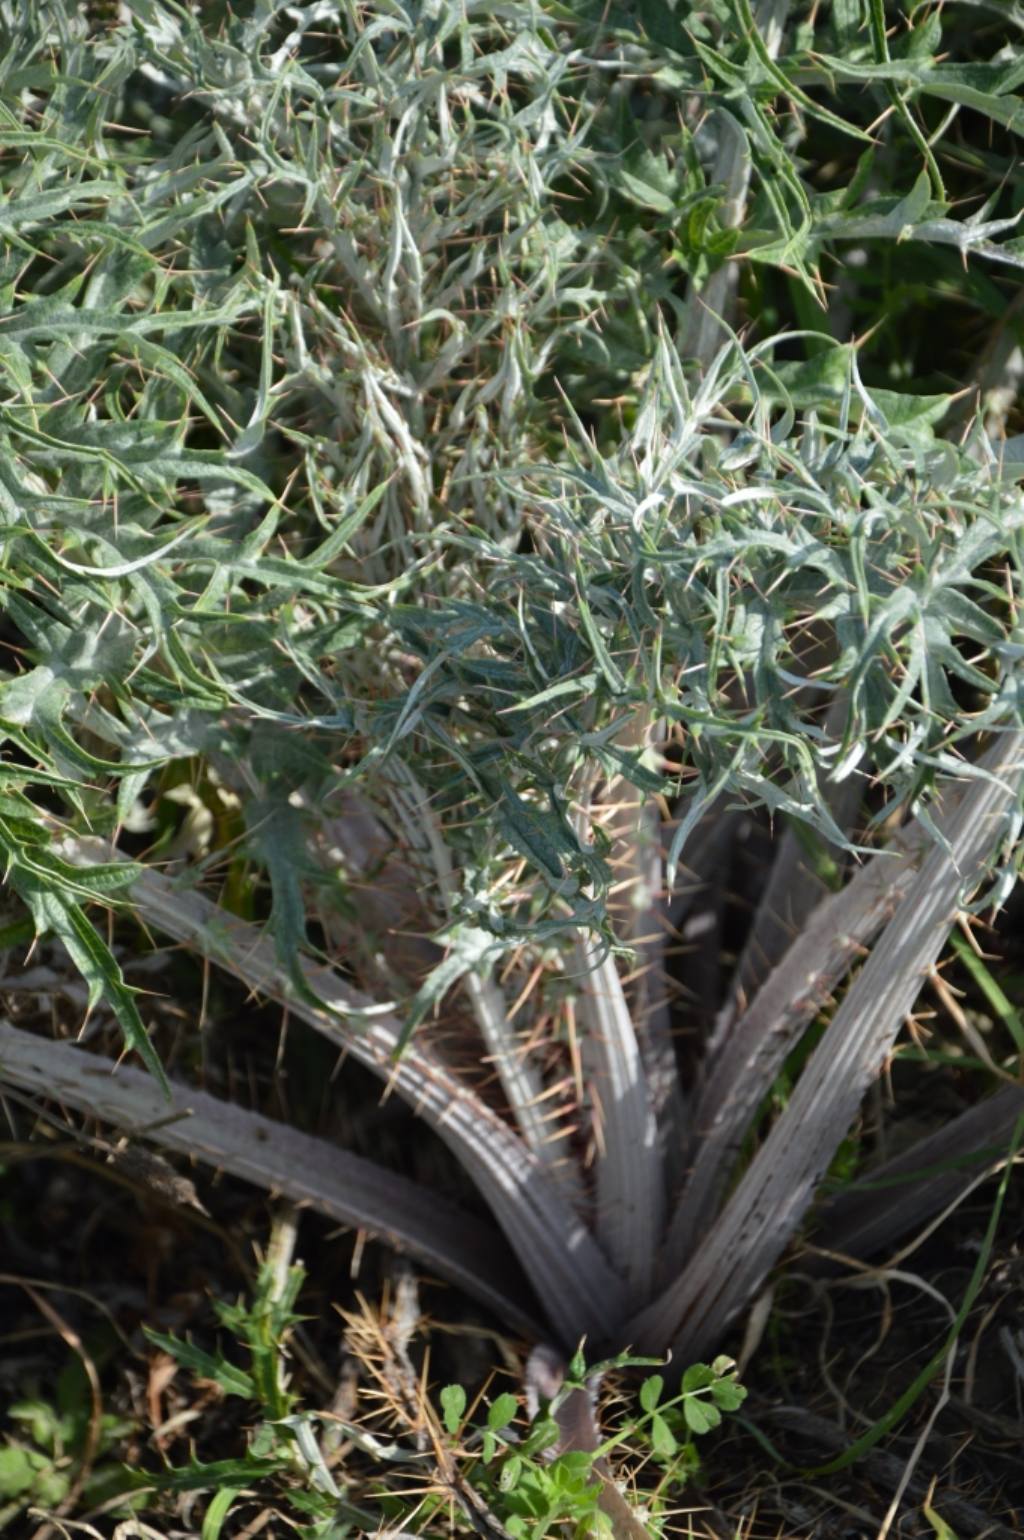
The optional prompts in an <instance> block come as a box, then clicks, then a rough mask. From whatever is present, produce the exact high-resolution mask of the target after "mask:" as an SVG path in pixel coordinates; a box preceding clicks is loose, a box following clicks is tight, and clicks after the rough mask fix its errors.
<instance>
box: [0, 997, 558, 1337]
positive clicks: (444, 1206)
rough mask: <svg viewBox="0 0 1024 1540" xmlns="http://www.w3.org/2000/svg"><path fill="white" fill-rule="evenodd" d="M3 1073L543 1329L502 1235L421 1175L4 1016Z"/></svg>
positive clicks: (530, 1329) (523, 1325) (0, 1076)
mask: <svg viewBox="0 0 1024 1540" xmlns="http://www.w3.org/2000/svg"><path fill="white" fill-rule="evenodd" d="M0 1081H3V1082H6V1083H8V1084H10V1085H15V1086H20V1087H21V1088H22V1089H24V1090H29V1091H34V1092H36V1093H37V1094H41V1095H45V1096H47V1097H52V1098H54V1099H56V1100H58V1101H60V1102H62V1103H64V1104H65V1105H67V1106H70V1107H74V1108H75V1109H76V1110H78V1111H81V1112H86V1113H88V1114H89V1115H90V1116H92V1117H97V1118H100V1119H102V1120H103V1121H104V1122H108V1123H112V1124H115V1125H116V1126H117V1127H119V1128H123V1129H126V1130H128V1131H129V1132H131V1133H133V1134H134V1135H135V1136H136V1137H138V1138H141V1139H146V1140H148V1141H150V1142H152V1143H154V1144H157V1145H159V1146H161V1147H162V1148H163V1149H166V1150H175V1151H177V1152H178V1153H180V1154H182V1155H188V1156H190V1157H192V1158H194V1159H196V1160H201V1161H203V1162H204V1163H205V1164H207V1165H210V1166H215V1167H218V1168H219V1169H222V1170H224V1171H228V1172H230V1173H231V1175H232V1176H238V1177H242V1178H243V1179H244V1180H245V1181H247V1182H254V1183H255V1184H256V1185H257V1186H259V1187H263V1188H266V1189H267V1191H270V1192H276V1193H281V1194H283V1195H284V1196H286V1197H288V1198H291V1199H293V1200H294V1201H295V1202H296V1203H303V1204H308V1205H309V1206H310V1207H312V1208H315V1209H317V1210H319V1212H320V1213H323V1214H329V1215H330V1216H331V1217H332V1218H334V1219H337V1220H340V1221H341V1222H342V1223H343V1224H347V1225H352V1226H354V1227H357V1228H360V1229H365V1230H368V1231H370V1232H371V1233H372V1234H374V1235H377V1236H380V1237H381V1238H382V1239H384V1240H387V1241H388V1242H389V1243H391V1244H393V1245H395V1246H396V1247H398V1249H400V1250H403V1251H407V1252H409V1254H410V1255H412V1256H414V1257H416V1259H417V1260H418V1261H420V1262H422V1263H423V1264H424V1265H425V1266H427V1267H429V1268H430V1269H431V1270H433V1271H434V1272H437V1273H439V1274H440V1275H441V1276H442V1277H444V1278H447V1279H448V1280H449V1281H450V1282H452V1283H455V1284H457V1285H458V1286H459V1287H460V1288H463V1289H465V1290H466V1291H467V1292H468V1293H470V1294H472V1295H474V1296H475V1297H476V1298H477V1299H479V1300H481V1301H482V1302H483V1303H484V1304H485V1305H487V1306H488V1307H489V1308H490V1309H492V1310H494V1311H496V1312H497V1313H498V1314H499V1315H500V1316H501V1318H502V1319H503V1320H507V1321H509V1322H513V1323H515V1325H516V1326H517V1327H518V1329H520V1330H522V1331H525V1332H527V1333H529V1334H530V1335H534V1334H536V1332H537V1325H536V1322H535V1321H533V1319H532V1318H531V1316H530V1313H529V1309H528V1306H527V1305H526V1304H525V1302H524V1290H523V1289H517V1287H516V1283H515V1279H516V1275H517V1274H518V1272H519V1269H518V1267H517V1265H516V1262H515V1259H514V1257H512V1255H511V1254H510V1253H509V1251H508V1249H507V1247H506V1246H505V1244H504V1242H503V1240H502V1238H501V1236H500V1235H499V1234H498V1233H497V1232H496V1231H495V1230H492V1229H491V1227H490V1226H489V1225H487V1224H486V1223H481V1221H480V1220H478V1219H476V1218H474V1217H473V1216H471V1215H468V1214H465V1213H463V1212H462V1211H461V1210H459V1209H457V1208H456V1207H455V1205H454V1204H451V1203H449V1202H447V1201H446V1200H445V1199H444V1198H440V1197H438V1196H437V1195H436V1194H435V1193H432V1192H429V1191H428V1190H427V1189H426V1188H425V1187H421V1186H420V1185H419V1184H418V1183H417V1182H411V1181H409V1180H407V1179H406V1178H405V1177H402V1176H397V1175H396V1174H395V1173H394V1172H392V1171H388V1170H386V1169H385V1168H384V1167H383V1166H379V1165H377V1163H376V1162H375V1161H371V1160H366V1159H364V1158H363V1157H362V1156H359V1155H352V1154H349V1153H348V1152H347V1151H346V1150H341V1149H338V1148H337V1147H336V1146H335V1145H333V1144H328V1143H327V1142H326V1141H325V1140H322V1139H314V1138H311V1137H310V1136H309V1135H308V1134H301V1133H298V1132H297V1131H296V1130H295V1129H292V1128H289V1127H288V1126H287V1125H286V1124H283V1123H278V1122H275V1121H273V1120H272V1119H270V1118H265V1117H263V1116H261V1115H260V1114H259V1113H257V1112H249V1111H247V1110H246V1109H245V1108H244V1107H238V1106H235V1105H233V1104H232V1103H230V1102H223V1101H221V1100H219V1099H218V1098H217V1097H214V1096H209V1095H207V1094H206V1093H205V1092H203V1091H197V1090H195V1089H193V1088H192V1087H191V1086H184V1085H180V1084H176V1083H174V1082H173V1081H172V1082H171V1087H170V1090H171V1094H170V1099H169V1100H168V1099H167V1098H166V1097H165V1096H164V1095H163V1094H162V1092H161V1090H160V1087H159V1086H158V1085H157V1083H156V1081H155V1080H154V1079H153V1077H152V1076H151V1075H147V1074H146V1073H145V1072H144V1071H142V1070H137V1069H133V1068H132V1067H131V1066H129V1065H120V1066H116V1065H114V1064H113V1063H112V1062H111V1061H110V1060H108V1059H104V1058H100V1057H99V1056H97V1055H95V1054H91V1053H86V1052H84V1051H83V1050H82V1049H80V1048H75V1047H72V1046H71V1045H70V1044H68V1043H57V1042H51V1041H50V1040H48V1039H46V1038H40V1037H36V1036H34V1035H32V1034H30V1033H28V1032H22V1031H19V1030H18V1029H17V1028H16V1027H12V1026H10V1025H9V1024H8V1023H6V1022H0Z"/></svg>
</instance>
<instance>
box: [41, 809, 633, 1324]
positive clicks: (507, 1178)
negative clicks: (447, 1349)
mask: <svg viewBox="0 0 1024 1540" xmlns="http://www.w3.org/2000/svg"><path fill="white" fill-rule="evenodd" d="M61 851H62V854H63V855H64V857H65V858H66V859H67V860H69V861H73V862H77V863H80V864H83V865H89V864H91V863H94V862H97V861H109V860H111V859H112V858H115V852H114V851H113V850H112V849H111V848H110V847H109V846H108V845H106V844H105V843H104V842H103V841H101V840H75V839H67V840H65V841H64V842H63V843H62V847H61ZM131 896H132V900H133V902H134V903H135V905H136V906H137V908H138V912H139V914H140V916H141V917H142V918H143V919H144V920H145V921H146V922H147V923H149V924H150V925H152V926H153V927H154V928H156V929H158V930H161V931H163V932H165V933H166V934H168V935H171V936H174V937H175V939H176V940H178V941H181V942H183V943H184V944H185V945H186V946H189V947H191V948H193V949H195V950H196V951H197V952H200V953H202V954H203V955H205V956H207V957H208V958H209V959H210V960H211V961H212V962H215V963H217V964H218V965H219V966H220V967H222V968H225V969H227V970H228V971H229V972H231V973H233V974H234V976H235V977H236V978H238V979H241V980H242V981H243V982H244V983H245V984H246V985H247V986H248V987H249V988H250V989H251V990H253V992H254V993H256V994H259V995H262V996H264V997H266V998H269V999H272V1000H277V1001H280V1002H281V1003H282V1004H284V1005H287V1006H288V1008H289V1010H290V1011H291V1013H292V1014H293V1015H294V1016H296V1017H298V1018H299V1019H300V1020H303V1021H306V1022H308V1023H309V1025H310V1026H313V1027H315V1028H316V1030H317V1031H318V1032H322V1033H323V1034H324V1035H325V1036H326V1037H328V1038H330V1039H331V1041H332V1042H335V1043H337V1044H338V1045H339V1046H340V1047H344V1048H345V1049H346V1050H347V1051H348V1052H350V1053H351V1054H352V1055H353V1057H354V1058H356V1059H358V1060H359V1062H360V1063H362V1064H365V1065H366V1066H367V1067H368V1068H369V1069H371V1070H373V1071H374V1072H375V1073H376V1074H378V1075H379V1076H380V1077H381V1078H382V1079H383V1080H385V1081H386V1082H387V1083H388V1084H389V1086H391V1087H392V1088H393V1089H394V1090H396V1091H397V1092H398V1093H399V1095H400V1096H402V1097H403V1098H404V1099H405V1100H406V1101H408V1102H409V1103H410V1104H411V1105H412V1106H413V1107H414V1108H415V1109H416V1111H417V1112H418V1113H420V1114H421V1115H422V1116H423V1117H424V1118H425V1119H426V1120H427V1122H428V1123H430V1125H431V1126H432V1127H433V1128H434V1129H435V1130H436V1132H437V1133H438V1134H439V1135H440V1137H441V1138H442V1139H443V1140H444V1141H445V1143H446V1144H447V1145H448V1146H449V1148H451V1149H452V1150H453V1151H454V1152H455V1154H456V1155H457V1157H458V1159H459V1160H460V1162H461V1163H462V1165H463V1167H464V1168H465V1170H466V1171H467V1172H468V1174H469V1175H470V1177H471V1178H472V1179H473V1181H475V1182H476V1184H477V1186H478V1187H479V1189H480V1191H481V1192H482V1194H483V1196H484V1197H485V1199H486V1200H487V1202H488V1204H489V1205H490V1208H491V1211H492V1213H493V1214H494V1216H495V1218H496V1219H497V1220H498V1223H499V1224H500V1225H501V1227H502V1229H503V1230H504V1231H505V1233H506V1235H507V1236H508V1238H509V1240H510V1241H511V1243H512V1246H513V1248H514V1249H515V1252H516V1255H517V1256H518V1257H519V1258H520V1259H521V1261H522V1264H523V1266H524V1268H525V1269H526V1271H527V1273H528V1274H529V1276H530V1280H531V1282H532V1283H533V1285H534V1288H535V1289H536V1291H537V1293H538V1295H539V1297H540V1299H541V1301H542V1303H543V1305H544V1308H545V1311H546V1313H547V1315H548V1317H549V1319H550V1321H551V1324H552V1327H553V1329H554V1330H555V1331H556V1332H557V1333H558V1335H559V1337H560V1338H561V1339H562V1340H563V1341H564V1342H565V1344H566V1346H570V1347H571V1346H575V1344H576V1343H577V1342H578V1341H579V1338H580V1336H581V1335H582V1334H583V1333H588V1334H592V1335H593V1336H594V1337H597V1338H601V1337H603V1336H606V1335H607V1334H608V1333H609V1332H610V1331H611V1330H613V1328H614V1327H615V1326H616V1325H617V1324H618V1322H619V1320H621V1318H622V1304H623V1299H624V1291H623V1284H622V1281H621V1279H620V1278H618V1277H617V1276H616V1274H615V1273H614V1272H613V1271H612V1269H611V1268H610V1267H609V1266H608V1264H607V1262H606V1261H605V1259H604V1257H603V1256H602V1254H601V1251H600V1249H599V1248H598V1246H597V1244H596V1243H595V1241H594V1240H593V1237H592V1236H591V1235H590V1234H589V1232H588V1231H587V1229H586V1228H585V1226H584V1225H583V1222H582V1221H581V1220H580V1219H579V1218H578V1217H577V1215H576V1214H575V1213H574V1211H573V1209H572V1208H571V1206H570V1205H569V1203H568V1202H567V1200H566V1199H565V1197H564V1195H563V1194H562V1193H561V1191H560V1190H559V1188H558V1185H557V1183H556V1182H555V1181H554V1180H553V1179H552V1177H551V1175H550V1173H549V1172H547V1171H545V1170H544V1168H543V1167H542V1166H541V1164H540V1163H539V1161H538V1160H537V1158H536V1157H535V1156H534V1155H533V1154H532V1153H531V1152H530V1151H529V1150H528V1149H527V1148H526V1146H525V1145H524V1143H523V1141H522V1140H521V1139H520V1138H519V1136H518V1135H517V1134H515V1133H514V1132H513V1131H512V1129H510V1128H509V1127H508V1126H507V1124H505V1123H504V1122H503V1121H502V1120H501V1118H499V1117H498V1116H497V1115H496V1114H495V1113H494V1112H492V1111H491V1110H490V1109H489V1108H488V1107H486V1106H485V1105H484V1103H483V1102H481V1101H480V1099H479V1097H477V1096H476V1095H475V1094H474V1092H473V1091H472V1090H471V1089H470V1088H469V1087H468V1086H466V1085H464V1084H463V1083H462V1082H461V1081H459V1080H458V1079H457V1078H456V1077H455V1076H454V1075H453V1074H452V1073H451V1071H450V1070H449V1069H448V1068H447V1066H446V1065H445V1064H444V1063H443V1062H442V1061H441V1060H440V1059H439V1058H438V1057H437V1055H436V1054H434V1053H432V1052H431V1051H430V1050H429V1049H428V1048H426V1047H424V1046H423V1045H422V1044H421V1043H420V1042H418V1041H417V1042H413V1043H412V1044H410V1045H408V1046H407V1048H406V1049H405V1051H404V1052H403V1053H402V1054H401V1056H400V1057H397V1058H396V1057H395V1054H396V1050H397V1048H398V1046H399V1044H400V1043H401V1041H402V1036H403V1034H402V1026H401V1023H400V1022H399V1021H398V1020H397V1019H396V1018H395V1017H394V1016H393V1015H392V1014H391V1013H390V1011H388V1010H386V1009H382V1008H381V1007H379V1006H376V1005H375V1004H374V1002H373V1001H372V1000H369V999H367V998H366V997H365V996H363V995H361V994H360V993H359V992H358V991H357V990H354V989H352V988H350V987H349V986H348V985H346V984H345V983H343V982H342V980H341V979H339V978H338V977H337V975H336V974H334V973H332V972H330V971H329V970H328V969H326V968H322V967H317V966H315V965H314V964H312V963H307V962H303V963H302V964H301V972H302V976H303V980H304V983H305V986H306V988H307V989H308V990H309V992H310V993H309V996H308V997H307V996H301V995H300V994H299V993H298V991H297V990H296V988H295V986H294V984H293V983H292V981H291V979H290V978H289V976H288V974H287V972H286V970H285V968H284V967H283V966H282V964H281V963H280V961H279V960H278V957H277V954H276V950H275V948H274V945H273V942H272V941H271V940H270V939H269V938H268V937H266V936H265V935H263V934H262V933H261V932H260V930H259V929H258V927H257V926H255V925H251V924H249V923H247V922H246V921H244V920H240V919H238V918H236V917H235V916H234V915H231V914H228V913H226V912H225V911H224V910H223V909H220V908H219V907H218V906H217V905H216V904H214V903H212V902H211V901H210V900H209V899H206V898H204V897H202V896H201V895H200V894H198V893H194V892H184V891H181V890H179V889H177V888H175V887H174V885H173V884H172V883H171V882H169V881H168V880H167V879H166V878H164V877H161V876H160V875H158V874H157V873H155V872H150V871H146V872H144V873H142V874H141V875H140V876H139V877H138V878H137V879H136V881H135V882H133V884H132V888H131ZM314 1000H320V1001H323V1002H324V1004H323V1005H322V1006H321V1005H317V1004H314V1003H313V1001H314Z"/></svg>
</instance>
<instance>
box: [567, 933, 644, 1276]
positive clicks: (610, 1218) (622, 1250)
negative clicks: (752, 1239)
mask: <svg viewBox="0 0 1024 1540" xmlns="http://www.w3.org/2000/svg"><path fill="white" fill-rule="evenodd" d="M578 955H579V961H580V966H581V968H582V969H583V970H584V971H583V973H582V975H581V977H580V979H579V998H578V1001H577V1005H576V1009H577V1013H578V1016H579V1019H580V1021H581V1022H582V1024H583V1026H584V1028H585V1031H584V1034H583V1040H582V1052H583V1061H584V1064H585V1065H586V1067H587V1079H588V1081H589V1083H590V1086H591V1089H592V1094H593V1095H594V1096H595V1098H596V1101H597V1104H598V1105H597V1108H596V1109H595V1118H596V1119H597V1120H598V1123H599V1127H598V1129H597V1137H596V1146H597V1148H596V1154H595V1157H594V1171H595V1179H596V1185H597V1209H596V1215H595V1230H596V1233H597V1237H598V1239H599V1240H600V1241H601V1243H602V1244H603V1246H604V1249H605V1251H606V1253H607V1254H608V1256H609V1258H610V1259H611V1261H612V1263H613V1264H614V1266H615V1268H616V1270H617V1271H618V1272H619V1273H621V1274H622V1275H623V1276H624V1277H625V1278H626V1279H627V1280H628V1283H629V1293H630V1298H631V1300H632V1301H633V1302H634V1307H636V1306H638V1305H639V1303H640V1302H641V1301H644V1300H646V1299H648V1298H649V1297H650V1292H651V1285H652V1283H653V1273H654V1265H655V1259H656V1257H657V1254H658V1247H659V1243H660V1240H661V1236H662V1228H663V1223H664V1210H665V1177H664V1170H663V1167H662V1163H661V1158H660V1154H659V1151H658V1137H657V1126H656V1122H655V1115H654V1106H653V1103H652V1100H651V1094H650V1087H649V1086H648V1083H647V1077H646V1074H645V1073H644V1066H643V1060H642V1058H641V1055H640V1049H639V1046H638V1043H637V1034H636V1033H635V1032H634V1030H633V1022H632V1018H631V1016H630V1011H629V1005H628V1002H627V1000H626V995H625V991H624V990H623V987H622V981H621V979H620V978H619V973H618V969H617V968H616V966H615V959H614V958H613V957H612V956H611V955H610V954H608V953H605V954H604V955H603V956H602V955H601V952H600V948H599V947H598V946H597V945H596V944H595V943H594V942H587V943H584V944H583V945H582V946H581V947H580V949H579V954H578Z"/></svg>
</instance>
